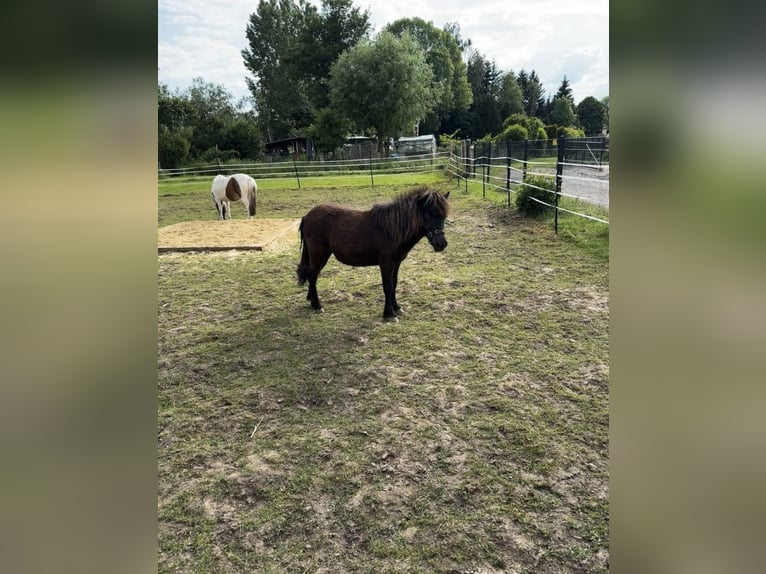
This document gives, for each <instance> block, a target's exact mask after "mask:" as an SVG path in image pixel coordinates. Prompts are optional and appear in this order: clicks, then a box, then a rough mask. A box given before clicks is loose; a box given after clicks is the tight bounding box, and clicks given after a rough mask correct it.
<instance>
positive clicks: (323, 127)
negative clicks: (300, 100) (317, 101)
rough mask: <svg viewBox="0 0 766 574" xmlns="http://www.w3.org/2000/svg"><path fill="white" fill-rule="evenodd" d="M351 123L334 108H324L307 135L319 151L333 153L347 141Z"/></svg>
mask: <svg viewBox="0 0 766 574" xmlns="http://www.w3.org/2000/svg"><path fill="white" fill-rule="evenodd" d="M350 124H351V122H349V121H348V119H346V118H345V117H344V116H343V115H342V114H340V113H338V112H337V111H335V110H333V109H332V108H322V109H321V110H319V113H317V117H316V120H315V121H314V123H313V124H311V126H310V127H309V128H308V130H307V135H308V136H309V137H310V138H311V140H312V141H313V142H314V145H315V146H316V147H317V149H318V150H319V151H322V152H332V153H333V156H334V154H335V150H336V149H338V148H339V147H340V146H341V145H342V144H343V142H345V141H346V137H347V136H348V133H349V130H350V129H351V125H350Z"/></svg>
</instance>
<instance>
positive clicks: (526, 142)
mask: <svg viewBox="0 0 766 574" xmlns="http://www.w3.org/2000/svg"><path fill="white" fill-rule="evenodd" d="M528 160H529V140H524V165H523V167H522V173H521V181H526V180H527V161H528Z"/></svg>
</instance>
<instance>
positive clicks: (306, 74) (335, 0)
mask: <svg viewBox="0 0 766 574" xmlns="http://www.w3.org/2000/svg"><path fill="white" fill-rule="evenodd" d="M369 31H370V15H369V10H365V11H364V12H362V11H361V10H360V9H359V8H357V7H355V6H354V5H353V0H322V8H321V9H320V10H319V12H316V11H311V10H307V11H306V13H305V20H304V22H303V26H302V28H301V30H300V34H299V37H298V41H297V44H296V46H295V47H294V51H293V52H292V53H291V54H290V55H289V59H291V60H292V61H293V63H294V65H295V71H296V73H297V74H298V77H299V78H300V79H301V80H303V81H304V82H305V84H306V86H307V89H308V92H307V94H308V98H309V101H310V103H311V106H312V108H313V109H315V110H319V109H320V108H324V107H326V106H327V105H328V104H329V102H330V90H329V87H328V80H329V77H330V68H331V67H332V65H333V64H334V63H335V62H336V61H337V59H338V57H339V56H340V55H341V54H342V53H343V52H345V51H346V50H348V49H349V48H351V47H352V46H354V45H356V43H357V42H359V40H361V39H362V38H366V37H367V35H368V33H369Z"/></svg>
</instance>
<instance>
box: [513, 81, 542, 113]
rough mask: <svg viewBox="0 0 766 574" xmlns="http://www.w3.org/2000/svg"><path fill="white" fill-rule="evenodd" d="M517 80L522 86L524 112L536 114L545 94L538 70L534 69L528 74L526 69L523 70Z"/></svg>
mask: <svg viewBox="0 0 766 574" xmlns="http://www.w3.org/2000/svg"><path fill="white" fill-rule="evenodd" d="M517 81H518V83H519V87H520V88H521V100H522V103H523V105H524V112H526V114H527V115H528V116H530V117H534V116H536V115H537V109H538V107H539V105H540V103H539V101H540V98H541V96H542V95H543V85H542V84H541V83H540V78H538V77H537V72H535V71H534V70H532V71H531V72H530V73H529V74H527V73H526V72H525V71H524V70H521V72H519V76H518V78H517Z"/></svg>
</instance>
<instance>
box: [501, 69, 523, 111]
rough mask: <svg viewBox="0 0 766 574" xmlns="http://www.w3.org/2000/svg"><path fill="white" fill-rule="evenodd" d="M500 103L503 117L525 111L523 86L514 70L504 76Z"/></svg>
mask: <svg viewBox="0 0 766 574" xmlns="http://www.w3.org/2000/svg"><path fill="white" fill-rule="evenodd" d="M498 104H499V106H500V117H502V118H505V117H508V116H510V115H511V114H516V113H522V112H523V111H524V104H523V102H522V99H521V88H520V87H519V83H518V82H517V81H516V75H515V74H514V73H513V72H508V73H507V74H505V75H504V76H503V81H502V86H501V88H500V96H499V98H498Z"/></svg>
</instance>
